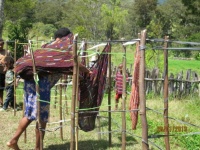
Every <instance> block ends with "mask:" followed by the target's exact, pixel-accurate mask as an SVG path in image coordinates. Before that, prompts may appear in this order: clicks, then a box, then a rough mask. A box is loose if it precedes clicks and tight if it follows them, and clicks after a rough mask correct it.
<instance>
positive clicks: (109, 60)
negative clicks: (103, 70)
mask: <svg viewBox="0 0 200 150" xmlns="http://www.w3.org/2000/svg"><path fill="white" fill-rule="evenodd" d="M108 44H109V45H110V43H108ZM108 52H109V53H110V54H109V55H108V69H109V70H108V132H109V133H108V138H109V147H111V146H112V134H111V131H112V129H111V45H110V49H109V51H108Z"/></svg>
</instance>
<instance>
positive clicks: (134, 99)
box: [129, 42, 140, 130]
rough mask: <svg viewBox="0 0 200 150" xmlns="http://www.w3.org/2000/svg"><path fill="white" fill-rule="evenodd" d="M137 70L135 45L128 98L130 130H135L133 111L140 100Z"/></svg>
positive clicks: (137, 55) (137, 57)
mask: <svg viewBox="0 0 200 150" xmlns="http://www.w3.org/2000/svg"><path fill="white" fill-rule="evenodd" d="M139 68H140V51H139V43H138V42H137V43H136V52H135V60H134V69H133V75H132V88H131V96H130V105H129V109H130V110H132V111H131V112H130V113H131V120H132V129H133V130H136V126H137V122H138V111H137V110H134V109H138V107H139V103H140V99H139Z"/></svg>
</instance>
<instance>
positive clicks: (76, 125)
mask: <svg viewBox="0 0 200 150" xmlns="http://www.w3.org/2000/svg"><path fill="white" fill-rule="evenodd" d="M78 66H79V60H78ZM76 80H77V84H76V86H77V87H76V108H79V101H78V95H79V88H78V87H79V67H77V79H76ZM78 116H79V113H78V110H77V109H76V116H75V118H76V120H75V121H76V123H75V127H76V128H75V132H76V150H78V133H79V132H78V131H79V130H78Z"/></svg>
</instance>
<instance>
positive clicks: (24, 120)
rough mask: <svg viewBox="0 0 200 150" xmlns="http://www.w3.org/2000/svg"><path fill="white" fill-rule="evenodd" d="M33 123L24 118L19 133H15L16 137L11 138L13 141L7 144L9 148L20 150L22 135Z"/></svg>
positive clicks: (18, 129)
mask: <svg viewBox="0 0 200 150" xmlns="http://www.w3.org/2000/svg"><path fill="white" fill-rule="evenodd" d="M31 122H32V120H29V119H28V118H27V117H23V118H22V119H21V121H20V123H19V126H18V128H17V131H16V132H15V134H14V136H13V137H12V138H11V140H10V141H9V142H8V143H7V146H8V147H10V148H12V149H14V150H20V149H19V147H18V144H17V142H18V140H19V138H20V136H21V134H22V133H23V132H24V131H25V129H26V128H27V126H28V125H29V124H30V123H31Z"/></svg>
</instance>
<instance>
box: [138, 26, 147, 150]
mask: <svg viewBox="0 0 200 150" xmlns="http://www.w3.org/2000/svg"><path fill="white" fill-rule="evenodd" d="M145 42H146V30H143V31H141V39H140V71H139V74H140V76H139V97H140V116H141V124H142V149H143V150H147V149H149V145H148V127H147V118H146V99H145V84H144V77H145V76H144V74H145Z"/></svg>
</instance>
